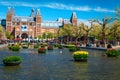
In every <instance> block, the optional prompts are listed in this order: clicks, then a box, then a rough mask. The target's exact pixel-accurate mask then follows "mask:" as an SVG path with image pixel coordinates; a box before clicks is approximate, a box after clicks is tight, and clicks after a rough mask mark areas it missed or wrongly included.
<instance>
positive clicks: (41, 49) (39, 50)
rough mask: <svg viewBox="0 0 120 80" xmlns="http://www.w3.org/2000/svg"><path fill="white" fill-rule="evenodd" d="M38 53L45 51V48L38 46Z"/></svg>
mask: <svg viewBox="0 0 120 80" xmlns="http://www.w3.org/2000/svg"><path fill="white" fill-rule="evenodd" d="M38 53H46V49H45V48H39V49H38Z"/></svg>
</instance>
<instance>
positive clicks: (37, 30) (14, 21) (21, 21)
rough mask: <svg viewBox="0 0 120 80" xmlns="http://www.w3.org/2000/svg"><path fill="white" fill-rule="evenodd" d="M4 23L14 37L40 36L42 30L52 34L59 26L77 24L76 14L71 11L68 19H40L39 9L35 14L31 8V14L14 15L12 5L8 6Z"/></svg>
mask: <svg viewBox="0 0 120 80" xmlns="http://www.w3.org/2000/svg"><path fill="white" fill-rule="evenodd" d="M5 24H6V25H5V26H6V31H8V32H10V34H12V35H14V36H15V38H19V37H22V38H34V37H37V36H42V34H43V33H44V32H45V33H46V34H48V33H53V35H54V34H55V33H57V31H58V30H59V28H60V27H63V26H65V25H68V24H70V25H73V26H77V16H76V13H75V12H73V14H72V16H71V19H70V20H66V19H62V18H59V19H58V20H57V21H42V15H41V13H40V10H39V9H37V11H36V14H35V10H34V9H32V11H31V15H30V16H29V17H24V16H16V14H15V10H14V7H8V11H7V14H6V20H5Z"/></svg>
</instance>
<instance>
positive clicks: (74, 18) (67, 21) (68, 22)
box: [58, 12, 78, 27]
mask: <svg viewBox="0 0 120 80" xmlns="http://www.w3.org/2000/svg"><path fill="white" fill-rule="evenodd" d="M58 22H60V23H62V26H63V27H64V26H67V25H73V26H77V25H78V19H77V15H76V13H75V12H73V13H72V16H71V18H70V19H62V18H58Z"/></svg>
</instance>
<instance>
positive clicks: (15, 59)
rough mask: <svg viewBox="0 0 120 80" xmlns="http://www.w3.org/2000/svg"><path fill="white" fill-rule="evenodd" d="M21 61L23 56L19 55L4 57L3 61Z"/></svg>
mask: <svg viewBox="0 0 120 80" xmlns="http://www.w3.org/2000/svg"><path fill="white" fill-rule="evenodd" d="M17 61H19V62H21V61H22V58H21V57H19V56H7V57H5V58H3V63H11V62H17Z"/></svg>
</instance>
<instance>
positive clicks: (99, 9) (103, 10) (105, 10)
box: [93, 7, 115, 12]
mask: <svg viewBox="0 0 120 80" xmlns="http://www.w3.org/2000/svg"><path fill="white" fill-rule="evenodd" d="M93 10H94V11H97V12H115V11H114V10H108V9H105V8H101V7H97V8H94V9H93Z"/></svg>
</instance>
